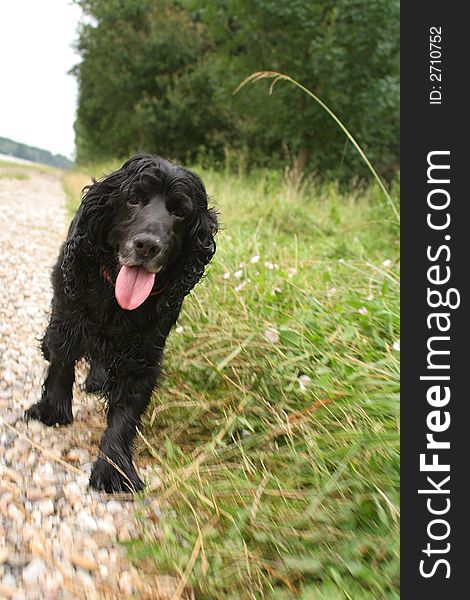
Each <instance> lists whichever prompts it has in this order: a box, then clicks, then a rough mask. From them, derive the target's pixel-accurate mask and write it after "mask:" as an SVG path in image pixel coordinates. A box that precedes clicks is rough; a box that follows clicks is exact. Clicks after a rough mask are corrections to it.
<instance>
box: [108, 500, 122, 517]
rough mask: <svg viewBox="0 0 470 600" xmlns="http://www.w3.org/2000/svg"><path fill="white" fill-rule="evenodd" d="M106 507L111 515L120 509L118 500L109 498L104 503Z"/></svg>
mask: <svg viewBox="0 0 470 600" xmlns="http://www.w3.org/2000/svg"><path fill="white" fill-rule="evenodd" d="M106 508H107V509H108V512H109V513H111V514H112V515H115V514H117V513H119V512H121V511H122V506H121V504H119V502H117V501H116V500H110V501H109V502H108V503H107V504H106Z"/></svg>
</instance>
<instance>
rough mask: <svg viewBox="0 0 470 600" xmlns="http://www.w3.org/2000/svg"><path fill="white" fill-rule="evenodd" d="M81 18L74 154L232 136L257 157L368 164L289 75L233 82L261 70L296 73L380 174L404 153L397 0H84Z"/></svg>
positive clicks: (178, 150)
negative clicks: (274, 80) (274, 82)
mask: <svg viewBox="0 0 470 600" xmlns="http://www.w3.org/2000/svg"><path fill="white" fill-rule="evenodd" d="M76 2H77V3H78V4H79V5H80V6H81V7H82V9H83V11H84V14H85V20H84V22H83V24H82V26H81V29H80V33H79V41H78V45H77V47H78V50H79V52H80V54H81V57H82V61H81V63H80V64H79V65H77V67H76V68H75V71H74V72H75V74H76V76H77V78H78V81H79V90H80V91H79V104H78V111H77V121H76V133H77V155H78V160H81V161H83V160H90V159H91V160H96V159H102V158H108V157H112V156H113V157H114V156H125V155H127V154H129V153H130V152H133V151H136V150H146V151H150V152H157V153H160V154H164V155H166V156H169V157H173V158H176V159H179V160H187V159H189V160H191V159H193V158H194V157H195V155H196V154H197V153H198V152H199V151H200V148H201V147H204V148H206V149H207V150H209V151H210V152H211V153H212V155H213V156H214V158H216V159H217V158H221V157H223V151H224V147H225V148H229V149H232V150H235V151H240V152H244V153H245V155H246V158H247V159H248V160H249V161H250V164H255V165H260V164H261V165H263V164H265V165H269V166H273V165H281V164H282V165H284V164H286V161H287V162H289V163H290V164H294V165H295V167H296V169H297V171H298V172H301V171H303V169H304V168H305V167H306V166H308V168H309V170H313V171H315V172H317V173H319V174H322V175H325V174H328V173H330V172H334V174H335V175H337V174H338V172H341V173H342V174H343V175H345V176H347V177H349V176H351V175H353V174H360V175H362V174H365V171H364V169H363V166H362V163H361V162H360V160H359V159H358V157H357V156H356V153H355V151H354V150H353V148H352V147H351V146H350V144H349V143H348V142H346V140H345V138H344V136H343V134H342V133H341V132H340V131H339V130H338V128H337V126H336V125H335V124H334V123H333V122H332V121H331V119H330V118H329V117H328V115H326V114H325V113H324V112H323V111H322V110H321V108H320V107H319V106H318V105H317V104H315V103H314V102H312V101H311V100H310V99H309V98H308V97H307V96H306V95H305V94H303V93H302V92H301V91H299V90H298V89H295V88H292V87H291V86H288V85H286V84H280V85H278V86H277V87H276V90H275V93H274V94H273V95H272V96H268V94H267V90H268V87H269V82H264V83H258V84H256V85H251V86H248V87H245V88H244V89H243V90H241V91H240V92H239V93H238V94H236V95H235V96H234V95H233V91H234V89H235V88H236V87H237V86H238V85H239V83H240V82H241V81H242V80H243V79H244V78H246V77H247V76H249V75H250V74H251V73H253V72H254V71H260V70H274V71H280V72H282V73H286V74H288V75H290V76H291V77H293V78H295V79H297V80H298V81H300V82H301V83H303V84H304V85H306V86H307V87H309V88H310V89H312V91H314V92H315V93H316V94H317V95H318V96H320V97H321V98H322V99H323V100H324V101H325V102H326V103H327V104H328V105H329V106H330V108H331V109H332V110H333V111H334V112H335V113H336V114H337V115H338V116H339V117H340V118H341V119H342V120H343V122H344V123H345V124H346V125H347V126H348V128H349V129H350V130H351V131H352V132H353V134H354V136H355V137H356V138H357V139H358V141H359V143H360V144H361V145H362V147H363V149H364V150H365V151H366V153H367V154H368V156H369V158H370V159H371V160H372V161H373V162H374V163H375V164H376V166H377V167H378V169H379V170H380V171H381V172H382V173H384V172H385V173H386V174H392V173H393V171H394V170H395V169H396V168H397V157H398V105H399V96H398V93H399V92H398V44H399V35H398V26H399V25H398V24H399V19H398V16H399V14H398V13H399V5H398V0H324V1H322V2H312V1H311V0H256V1H255V0H224V1H223V2H220V0H206V1H205V2H204V3H200V2H197V1H196V0H180V1H177V0H76Z"/></svg>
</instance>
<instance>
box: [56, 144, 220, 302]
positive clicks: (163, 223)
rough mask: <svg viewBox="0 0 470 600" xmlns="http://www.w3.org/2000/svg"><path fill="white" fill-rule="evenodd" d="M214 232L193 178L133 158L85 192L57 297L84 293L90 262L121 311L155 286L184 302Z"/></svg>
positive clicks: (153, 160)
mask: <svg viewBox="0 0 470 600" xmlns="http://www.w3.org/2000/svg"><path fill="white" fill-rule="evenodd" d="M216 230H217V216H216V213H215V211H213V210H211V209H209V208H208V203H207V195H206V191H205V189H204V186H203V184H202V182H201V180H200V179H199V177H198V176H197V175H195V174H194V173H192V172H191V171H189V170H187V169H184V168H182V167H180V166H177V165H175V164H172V163H170V162H168V161H166V160H164V159H162V158H160V157H156V156H150V155H138V156H134V157H133V158H131V159H129V160H128V161H127V162H125V163H124V165H123V166H122V167H121V168H120V169H119V170H118V171H115V172H114V173H111V174H110V175H109V176H107V177H105V178H103V179H101V180H99V181H95V182H94V183H93V184H92V185H91V186H89V187H88V188H86V189H85V194H84V197H83V201H82V204H81V206H80V209H79V211H78V213H77V217H76V219H75V221H74V223H73V224H72V228H71V231H70V234H69V239H68V241H67V243H66V247H65V251H64V259H63V263H62V272H63V275H64V287H65V292H66V294H67V295H68V296H70V297H74V296H75V297H76V296H78V295H80V294H81V293H84V292H86V289H84V288H86V286H87V281H85V280H84V277H83V275H84V273H83V266H84V263H85V265H86V263H88V262H89V261H90V260H91V261H92V262H94V263H99V266H100V268H101V269H102V271H103V273H104V276H105V277H106V278H107V279H108V280H109V281H111V282H112V283H113V284H114V285H115V293H116V299H117V301H118V303H119V304H120V306H121V307H122V308H125V309H127V310H132V309H134V308H137V307H138V306H140V305H141V304H142V303H143V302H144V301H145V300H146V299H147V297H148V296H149V295H150V294H151V293H152V292H155V290H156V289H158V288H160V289H162V287H163V286H164V287H169V288H174V291H175V293H178V294H179V295H181V294H183V295H185V294H187V293H188V292H189V291H190V289H191V288H192V287H193V286H194V285H195V284H196V283H197V281H198V280H199V279H200V278H201V276H202V274H203V272H204V267H205V265H206V264H207V263H208V262H209V261H210V259H211V258H212V256H213V254H214V252H215V242H214V234H215V232H216ZM80 270H81V271H82V273H81V275H82V277H79V273H78V272H77V271H80Z"/></svg>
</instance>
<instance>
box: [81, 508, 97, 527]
mask: <svg viewBox="0 0 470 600" xmlns="http://www.w3.org/2000/svg"><path fill="white" fill-rule="evenodd" d="M77 523H78V526H79V527H80V529H89V530H90V531H96V530H97V529H98V526H97V524H96V521H95V519H94V518H93V517H92V516H91V515H89V514H88V513H86V512H84V511H80V512H79V513H78V514H77Z"/></svg>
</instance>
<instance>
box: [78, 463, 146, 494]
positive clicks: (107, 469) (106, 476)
mask: <svg viewBox="0 0 470 600" xmlns="http://www.w3.org/2000/svg"><path fill="white" fill-rule="evenodd" d="M118 466H119V469H120V471H122V473H121V472H120V471H119V470H118V469H116V467H114V466H113V465H112V464H110V463H109V462H108V461H107V460H106V459H104V458H99V459H98V460H97V461H96V462H95V466H94V467H93V471H92V473H91V477H90V487H92V488H94V489H95V490H98V491H100V492H106V493H108V494H113V493H116V492H128V493H129V492H130V493H132V494H135V493H136V492H140V491H141V490H143V489H144V483H143V482H142V480H141V479H140V478H139V476H138V475H137V471H136V470H135V468H134V466H133V465H132V463H131V462H128V464H126V466H125V467H123V466H122V465H118Z"/></svg>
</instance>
